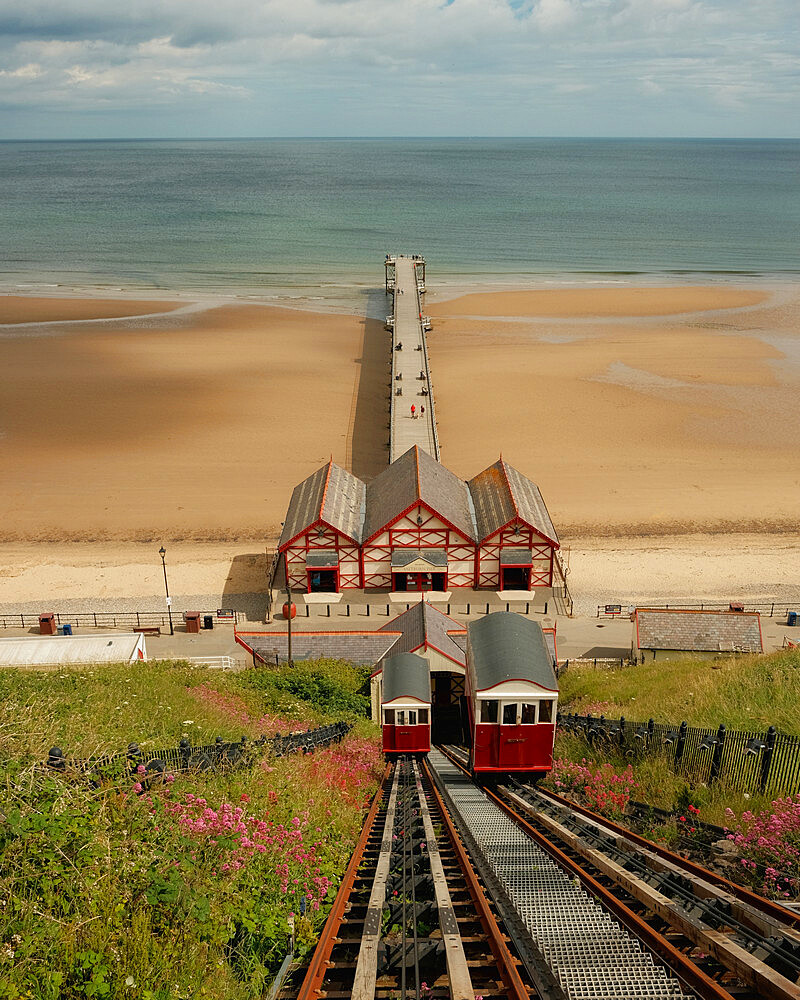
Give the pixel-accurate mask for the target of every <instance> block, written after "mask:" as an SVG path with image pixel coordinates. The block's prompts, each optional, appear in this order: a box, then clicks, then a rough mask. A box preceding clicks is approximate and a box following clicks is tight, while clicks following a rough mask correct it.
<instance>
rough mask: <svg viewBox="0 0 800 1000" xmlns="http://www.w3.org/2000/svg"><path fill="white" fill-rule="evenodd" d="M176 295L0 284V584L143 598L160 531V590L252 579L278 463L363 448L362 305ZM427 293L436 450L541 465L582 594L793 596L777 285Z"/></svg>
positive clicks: (796, 340) (797, 411) (379, 386)
mask: <svg viewBox="0 0 800 1000" xmlns="http://www.w3.org/2000/svg"><path fill="white" fill-rule="evenodd" d="M431 284H432V283H431ZM177 305H183V306H185V305H186V302H185V301H184V302H182V303H175V302H174V301H170V300H169V297H168V296H166V297H165V299H164V300H163V301H149V300H148V301H141V300H135V299H131V300H110V299H102V300H101V299H98V300H94V299H92V300H83V299H75V298H71V299H57V298H25V297H21V296H13V297H12V296H6V297H0V323H1V324H24V325H16V326H15V325H5V326H4V327H3V328H0V368H2V371H3V372H4V375H5V380H4V393H3V396H2V399H1V400H0V465H1V466H2V476H1V477H0V503H2V509H3V512H4V517H3V522H2V525H0V541H1V542H2V544H0V595H1V596H0V604H4V605H6V606H8V605H10V604H13V603H14V602H15V601H28V600H36V599H37V598H38V597H39V596H40V595H42V594H48V595H51V596H52V597H53V598H57V597H59V596H63V597H64V598H65V599H66V597H67V595H68V594H69V595H70V596H71V597H77V596H86V597H90V596H97V597H101V596H102V597H105V598H108V597H114V596H115V595H119V596H120V597H122V596H129V597H136V596H137V595H139V594H140V595H141V596H143V597H144V596H149V595H154V594H158V593H159V592H160V587H159V584H158V579H159V578H158V571H159V569H160V566H159V564H158V563H157V562H154V558H153V551H152V548H153V544H155V546H156V548H157V547H158V545H159V544H161V542H164V543H165V544H167V545H168V546H169V548H170V560H171V566H172V567H173V570H172V572H173V574H174V576H175V584H174V585H175V588H176V593H180V592H184V593H218V592H224V591H225V590H226V589H227V590H228V591H230V592H244V591H249V590H251V589H252V588H255V589H256V590H257V589H259V586H260V584H259V581H260V579H261V574H262V571H263V565H262V561H261V558H262V557H261V556H260V555H259V553H263V551H264V548H265V547H266V546H268V545H269V544H270V543H271V542H274V539H275V537H276V536H277V533H278V531H279V528H280V522H281V521H282V520H283V516H284V512H285V509H286V504H287V502H288V499H289V496H290V494H291V490H292V488H293V486H294V485H295V484H296V483H298V482H299V481H300V480H302V479H303V478H304V477H305V476H307V475H309V474H310V473H311V472H312V471H313V470H314V469H316V468H317V467H318V466H319V465H320V464H322V463H323V462H325V461H326V460H327V459H328V457H329V456H331V455H332V456H333V458H334V459H335V460H336V461H337V462H340V463H341V464H343V465H345V466H346V467H349V468H352V469H353V470H354V471H355V472H356V473H357V474H358V475H360V476H362V477H363V478H365V479H369V478H371V477H372V476H374V475H375V474H376V473H377V472H378V471H380V469H381V468H382V467H383V466H384V464H385V462H386V438H387V427H386V424H387V413H386V408H387V393H388V382H387V375H386V369H387V362H388V357H387V338H386V334H385V332H384V331H383V328H382V324H380V323H379V322H378V321H375V320H366V319H365V318H364V317H363V316H354V315H341V314H335V313H310V312H301V311H299V310H293V309H285V308H279V307H275V306H269V305H265V304H253V305H224V306H219V305H213V304H211V305H209V306H208V307H207V308H205V307H203V306H202V304H201V305H200V306H199V307H197V308H195V309H194V310H185V309H183V310H179V311H177V312H175V315H172V316H170V312H173V311H175V309H176V306H177ZM427 308H428V311H429V312H430V313H431V315H432V317H433V323H434V327H433V331H432V332H431V334H430V339H429V347H430V355H431V365H432V371H433V377H434V386H435V394H436V397H435V398H436V406H437V416H438V420H439V432H440V438H441V441H442V458H443V461H444V463H445V464H446V465H447V466H448V467H450V468H452V469H453V471H455V472H457V473H458V474H460V475H462V476H464V477H468V476H471V475H474V474H475V473H476V472H477V471H479V470H480V469H482V468H483V467H485V466H486V465H488V464H489V463H490V462H492V461H494V460H495V459H496V458H497V456H498V455H499V454H500V453H501V452H502V454H503V455H504V457H505V458H506V459H507V460H508V461H510V462H511V463H512V464H513V465H515V466H517V467H518V468H519V469H520V470H521V471H523V472H524V473H525V474H526V475H528V476H530V477H531V478H532V479H534V480H535V481H536V482H538V483H539V485H540V487H541V489H542V492H543V494H544V496H545V499H546V501H547V503H548V506H549V509H550V512H551V515H552V517H553V520H554V522H555V524H556V526H557V527H558V529H559V531H560V533H561V536H562V539H563V541H564V542H565V545H567V546H569V547H570V549H571V561H572V563H571V564H572V576H571V581H570V582H571V585H572V587H573V590H574V591H575V592H576V595H577V596H578V598H579V600H581V601H582V602H583V603H585V604H586V605H587V606H589V605H591V604H593V603H597V602H602V600H603V599H604V598H607V599H609V600H611V599H615V598H619V599H629V598H630V599H631V600H638V599H644V598H645V597H646V596H647V594H651V595H652V599H655V597H656V596H658V597H659V598H660V599H662V600H669V599H670V598H675V597H677V598H684V599H685V598H687V597H689V596H691V595H693V594H697V595H698V596H699V598H706V599H709V600H711V599H714V598H715V597H716V598H718V599H721V600H724V599H726V598H727V597H729V596H746V595H750V596H751V599H756V597H757V596H758V597H764V598H766V597H769V596H770V594H773V595H775V596H779V595H781V594H786V595H787V596H788V595H789V593H790V591H791V592H792V593H794V591H792V590H791V588H792V587H794V586H795V583H797V582H798V575H800V574H798V572H797V565H798V563H800V559H798V552H800V539H799V538H798V525H800V462H798V460H797V457H796V447H797V445H796V443H797V441H798V440H800V407H798V406H797V405H796V400H797V398H798V390H800V332H798V331H800V288H798V287H797V286H792V285H784V286H782V287H781V288H780V289H777V290H770V289H762V288H752V289H750V288H733V287H728V286H715V287H712V288H702V287H699V286H688V285H687V286H678V287H672V288H657V289H646V288H633V287H630V288H626V287H620V288H614V289H608V288H602V289H583V288H578V289H576V288H570V289H549V290H527V291H526V290H520V291H517V292H513V291H511V292H509V291H503V292H486V293H481V294H478V295H475V294H468V295H464V296H461V297H456V298H449V299H443V300H442V301H437V300H436V294H435V286H433V284H432V292H431V294H430V295H429V297H428V303H427ZM126 317H127V319H126ZM137 317H138V318H137ZM115 319H116V321H115ZM59 320H64V321H65V322H63V324H59V322H58V321H59ZM82 320H91V321H92V322H90V323H89V322H87V323H83V322H81V321H82ZM104 320H107V321H108V322H102V321H104ZM37 324H45V325H42V326H38V325H37ZM76 543H80V544H76ZM239 576H241V577H242V579H239ZM793 581H794V583H793ZM787 588H788V589H787ZM701 590H702V591H703V593H702V594H700V593H699V591H701Z"/></svg>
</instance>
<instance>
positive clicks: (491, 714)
mask: <svg viewBox="0 0 800 1000" xmlns="http://www.w3.org/2000/svg"><path fill="white" fill-rule="evenodd" d="M481 722H497V702H496V701H483V699H481Z"/></svg>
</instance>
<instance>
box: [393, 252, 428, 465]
mask: <svg viewBox="0 0 800 1000" xmlns="http://www.w3.org/2000/svg"><path fill="white" fill-rule="evenodd" d="M422 314H423V308H422V295H421V294H420V292H419V289H418V287H417V273H416V266H415V261H414V260H413V258H411V257H403V256H398V257H396V258H395V283H394V329H393V333H392V389H391V392H392V403H391V439H390V445H389V462H390V463H391V462H394V460H395V459H396V458H399V457H400V456H401V455H403V454H404V453H405V452H407V451H408V449H409V448H411V447H413V445H415V444H416V445H419V447H420V448H423V449H424V450H425V451H427V452H428V454H429V455H432V456H433V457H434V458H435V459H436V460H437V461H438V460H439V444H438V441H437V437H436V429H435V428H436V415H435V411H434V402H433V386H432V384H431V378H430V370H429V367H428V349H427V345H426V343H425V331H424V329H423V324H422V320H421V319H420V316H421V315H422ZM401 345H402V347H401ZM420 375H422V378H420ZM423 389H424V390H426V392H427V395H426V394H424V393H423ZM398 390H401V391H400V393H398ZM412 405H413V406H414V408H415V413H414V416H413V417H412V415H411V407H412ZM423 408H424V413H423V412H422V410H423Z"/></svg>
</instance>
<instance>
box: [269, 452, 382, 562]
mask: <svg viewBox="0 0 800 1000" xmlns="http://www.w3.org/2000/svg"><path fill="white" fill-rule="evenodd" d="M366 495H367V487H366V485H365V484H364V483H363V482H362V481H361V480H360V479H358V478H357V477H356V476H354V475H353V474H352V473H351V472H348V471H347V470H346V469H343V468H342V467H341V466H340V465H337V464H336V463H335V462H334V461H333V460H331V461H330V462H328V464H327V465H323V466H322V468H321V469H317V471H316V472H315V473H313V474H312V475H310V476H309V477H308V479H304V480H303V482H302V483H300V485H299V486H295V488H294V491H293V492H292V499H291V500H290V501H289V509H288V511H287V512H286V520H285V521H284V523H283V531H282V532H281V538H280V541H279V542H278V548H283V546H285V545H287V544H288V543H289V542H291V541H292V539H294V538H296V537H297V536H298V535H300V534H302V533H303V532H304V531H305V530H307V529H308V528H310V527H312V525H314V524H316V523H317V522H318V521H324V522H325V523H326V524H329V525H330V526H331V527H332V528H335V529H336V530H337V531H340V532H341V533H342V534H343V535H347V537H348V538H352V539H353V541H354V542H358V543H360V542H361V528H362V525H363V523H364V510H365V501H366Z"/></svg>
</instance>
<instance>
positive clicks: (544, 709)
mask: <svg viewBox="0 0 800 1000" xmlns="http://www.w3.org/2000/svg"><path fill="white" fill-rule="evenodd" d="M553 704H554V703H553V702H552V701H549V700H548V701H541V702H539V722H552V721H553Z"/></svg>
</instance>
